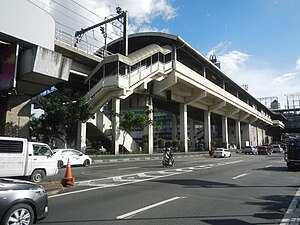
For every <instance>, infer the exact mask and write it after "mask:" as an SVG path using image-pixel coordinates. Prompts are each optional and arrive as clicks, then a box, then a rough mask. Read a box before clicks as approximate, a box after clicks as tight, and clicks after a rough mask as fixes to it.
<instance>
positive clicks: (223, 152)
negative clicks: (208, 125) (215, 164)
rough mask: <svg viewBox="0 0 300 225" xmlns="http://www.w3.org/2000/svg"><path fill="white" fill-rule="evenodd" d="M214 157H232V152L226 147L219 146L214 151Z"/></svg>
mask: <svg viewBox="0 0 300 225" xmlns="http://www.w3.org/2000/svg"><path fill="white" fill-rule="evenodd" d="M213 157H215V158H217V157H222V158H225V157H231V152H230V151H229V150H228V149H226V148H217V149H216V150H214V153H213Z"/></svg>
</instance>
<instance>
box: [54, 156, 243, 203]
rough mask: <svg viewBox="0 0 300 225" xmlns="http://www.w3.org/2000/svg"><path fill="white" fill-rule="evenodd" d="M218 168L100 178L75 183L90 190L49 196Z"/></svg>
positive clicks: (206, 166) (207, 167) (210, 165)
mask: <svg viewBox="0 0 300 225" xmlns="http://www.w3.org/2000/svg"><path fill="white" fill-rule="evenodd" d="M240 162H243V160H238V161H232V162H226V163H224V164H222V166H223V165H230V164H235V163H240ZM217 166H220V164H218V163H216V164H206V165H199V166H194V169H195V170H191V167H186V168H181V169H182V171H181V172H179V171H176V169H169V170H162V171H148V172H143V173H134V174H127V175H122V176H114V177H105V178H99V179H92V180H85V181H79V182H75V185H77V186H85V187H89V188H86V189H83V190H76V191H72V192H66V193H61V194H57V195H52V196H49V198H57V197H61V196H66V195H71V194H78V193H83V192H88V191H93V190H98V189H103V188H110V187H117V186H123V185H127V184H132V183H138V182H143V181H149V180H154V179H159V178H162V177H168V176H174V175H178V174H183V173H189V172H193V171H196V170H201V169H210V168H212V167H217ZM178 169H180V168H178ZM132 177H137V178H135V179H130V178H132ZM91 186H92V187H91Z"/></svg>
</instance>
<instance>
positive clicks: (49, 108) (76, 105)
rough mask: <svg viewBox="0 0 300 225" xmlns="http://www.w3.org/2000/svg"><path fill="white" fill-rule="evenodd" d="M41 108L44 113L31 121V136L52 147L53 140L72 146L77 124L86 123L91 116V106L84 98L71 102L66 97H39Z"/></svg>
mask: <svg viewBox="0 0 300 225" xmlns="http://www.w3.org/2000/svg"><path fill="white" fill-rule="evenodd" d="M39 103H40V105H41V108H42V109H43V110H44V111H45V112H44V113H43V114H42V115H41V116H40V117H39V118H38V119H32V120H31V136H33V137H35V138H36V139H38V140H41V139H42V140H43V142H46V143H49V145H51V146H53V145H54V140H55V139H60V140H61V141H63V142H66V143H67V145H68V146H71V145H73V143H74V140H75V137H76V133H77V122H78V121H86V120H87V119H89V118H90V117H91V116H92V114H91V106H90V105H89V103H87V102H86V101H85V100H84V98H78V99H77V100H71V99H70V98H69V97H67V96H55V97H48V96H45V97H41V99H40V100H39Z"/></svg>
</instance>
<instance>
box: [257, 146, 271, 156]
mask: <svg viewBox="0 0 300 225" xmlns="http://www.w3.org/2000/svg"><path fill="white" fill-rule="evenodd" d="M257 153H258V154H259V155H270V154H271V153H272V149H271V147H270V146H268V145H262V146H259V147H258V149H257Z"/></svg>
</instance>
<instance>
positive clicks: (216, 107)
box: [208, 101, 226, 112]
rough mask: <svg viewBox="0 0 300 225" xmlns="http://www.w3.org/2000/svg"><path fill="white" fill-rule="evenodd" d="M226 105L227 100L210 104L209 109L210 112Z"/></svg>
mask: <svg viewBox="0 0 300 225" xmlns="http://www.w3.org/2000/svg"><path fill="white" fill-rule="evenodd" d="M225 106H226V102H225V101H222V102H219V103H218V104H214V105H212V106H210V107H209V108H208V111H209V112H213V111H215V110H218V109H220V108H223V107H225Z"/></svg>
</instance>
